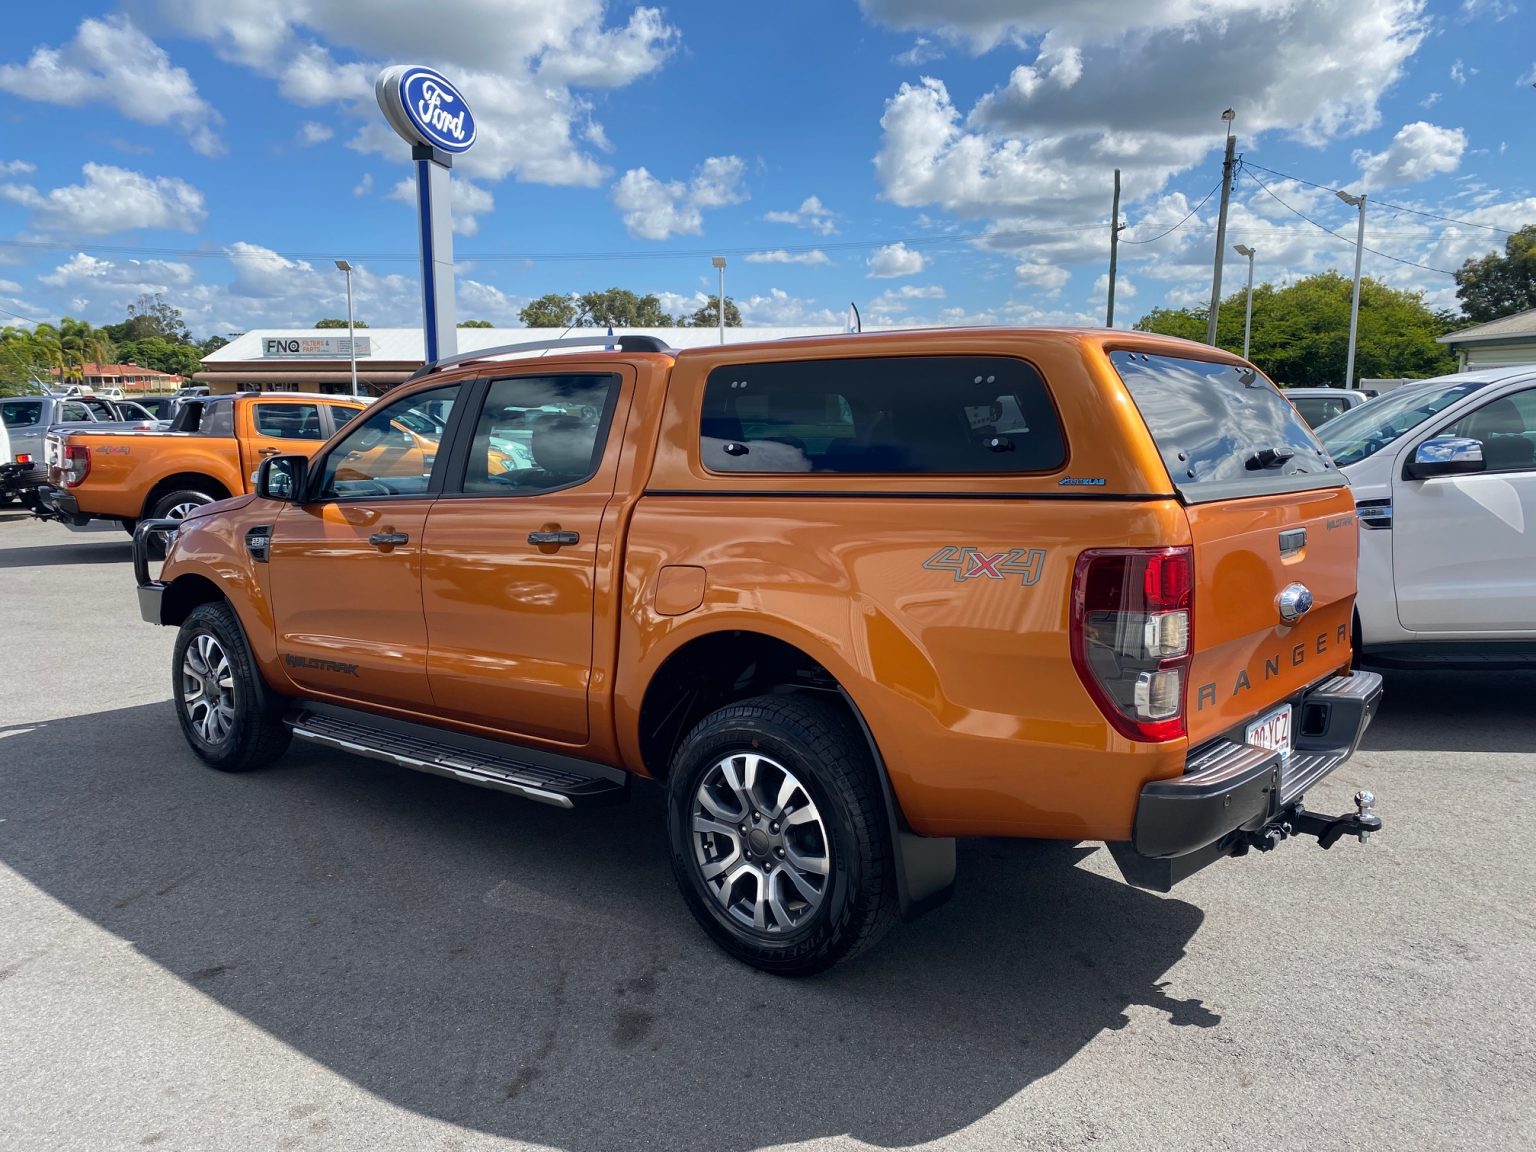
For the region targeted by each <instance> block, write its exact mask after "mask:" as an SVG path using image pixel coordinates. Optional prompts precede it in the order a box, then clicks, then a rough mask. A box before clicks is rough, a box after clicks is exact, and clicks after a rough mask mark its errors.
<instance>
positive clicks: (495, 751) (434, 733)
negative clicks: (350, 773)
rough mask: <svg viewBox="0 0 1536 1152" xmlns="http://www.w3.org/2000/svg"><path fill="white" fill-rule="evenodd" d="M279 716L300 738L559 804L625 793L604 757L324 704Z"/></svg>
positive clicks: (621, 775)
mask: <svg viewBox="0 0 1536 1152" xmlns="http://www.w3.org/2000/svg"><path fill="white" fill-rule="evenodd" d="M284 719H285V722H286V723H287V724H288V726H289V727H290V728H292V729H293V734H294V735H295V736H297V737H298V738H299V739H300V740H308V741H310V742H311V743H314V744H322V745H324V746H326V747H327V748H336V749H338V750H340V751H342V752H351V753H354V754H355V755H358V756H367V757H370V758H371V759H374V760H384V761H386V762H388V763H391V764H399V765H401V766H402V767H405V768H414V769H415V770H416V771H418V772H430V773H432V774H433V775H434V776H446V777H448V778H450V779H453V780H462V781H464V782H465V783H468V784H477V785H479V786H480V787H482V788H492V789H495V790H496V791H498V792H508V793H511V794H512V795H514V796H521V797H523V798H524V799H526V800H537V801H538V802H539V803H541V804H553V805H554V806H555V807H557V808H581V807H596V806H599V805H603V804H615V803H620V802H622V801H624V800H627V799H628V798H629V774H628V773H627V772H624V771H623V770H621V769H618V768H611V767H609V766H608V765H606V764H593V763H589V762H587V761H585V760H578V759H576V758H574V757H568V756H559V755H555V754H553V753H549V752H543V751H538V750H535V749H531V748H520V747H518V746H516V745H513V744H503V743H501V742H499V741H495V740H485V739H481V738H479V737H475V736H463V735H460V734H458V733H455V732H446V731H444V730H442V729H440V728H429V727H427V726H426V725H422V724H411V723H407V722H405V721H401V720H392V719H388V718H386V717H382V716H374V715H372V714H370V713H367V712H358V711H354V710H352V709H347V708H334V707H331V706H328V705H318V704H305V705H302V706H300V707H299V708H297V709H295V710H294V711H293V712H291V713H289V715H288V716H286V717H285V718H284Z"/></svg>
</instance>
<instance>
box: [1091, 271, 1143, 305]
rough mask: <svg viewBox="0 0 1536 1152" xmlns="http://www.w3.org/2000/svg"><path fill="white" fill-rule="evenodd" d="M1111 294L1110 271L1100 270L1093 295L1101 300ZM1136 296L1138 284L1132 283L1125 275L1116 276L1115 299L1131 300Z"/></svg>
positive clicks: (1094, 283)
mask: <svg viewBox="0 0 1536 1152" xmlns="http://www.w3.org/2000/svg"><path fill="white" fill-rule="evenodd" d="M1108 294H1109V273H1108V272H1100V273H1099V276H1098V279H1097V280H1095V281H1094V282H1093V295H1094V296H1095V297H1097V298H1098V299H1100V300H1103V299H1105V298H1106V297H1107V296H1108ZM1135 296H1136V285H1134V284H1132V283H1131V282H1130V281H1129V280H1128V279H1126V278H1125V277H1124V276H1118V275H1117V276H1116V277H1115V299H1116V300H1117V301H1118V300H1131V299H1134V298H1135Z"/></svg>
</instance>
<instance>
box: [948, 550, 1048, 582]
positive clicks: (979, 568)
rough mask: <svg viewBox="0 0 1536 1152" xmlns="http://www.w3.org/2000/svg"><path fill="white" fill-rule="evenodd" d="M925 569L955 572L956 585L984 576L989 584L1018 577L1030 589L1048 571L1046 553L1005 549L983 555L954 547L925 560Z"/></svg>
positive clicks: (978, 551) (1043, 551)
mask: <svg viewBox="0 0 1536 1152" xmlns="http://www.w3.org/2000/svg"><path fill="white" fill-rule="evenodd" d="M923 567H924V568H928V569H932V570H933V571H937V572H953V573H954V574H955V582H956V583H960V582H961V581H965V580H975V579H977V578H978V577H981V576H985V577H986V578H987V579H989V580H1006V579H1007V578H1008V577H1009V576H1018V577H1019V578H1020V579H1021V580H1022V581H1023V583H1024V584H1026V585H1029V584H1033V583H1035V582H1036V581H1037V580H1039V579H1040V573H1041V571H1042V570H1043V569H1044V568H1045V549H1044V548H1004V549H1003V550H1002V551H1000V552H984V551H982V550H981V549H980V548H971V547H967V546H961V547H956V546H953V545H951V546H950V547H948V548H940V549H939V550H938V551H937V552H935V553H934V554H933V555H932V556H930V557H928V559H926V560H924V561H923Z"/></svg>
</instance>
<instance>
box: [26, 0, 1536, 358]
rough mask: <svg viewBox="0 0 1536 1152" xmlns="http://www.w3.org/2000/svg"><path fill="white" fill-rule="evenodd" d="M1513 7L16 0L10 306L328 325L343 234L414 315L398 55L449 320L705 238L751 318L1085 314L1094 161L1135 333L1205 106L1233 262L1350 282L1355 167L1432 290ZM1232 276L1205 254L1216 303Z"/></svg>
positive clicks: (1094, 206) (1530, 16) (1154, 0)
mask: <svg viewBox="0 0 1536 1152" xmlns="http://www.w3.org/2000/svg"><path fill="white" fill-rule="evenodd" d="M1521 3H1522V0H1456V2H1451V3H1444V2H1437V3H1429V4H1423V3H1419V2H1417V0H1376V2H1374V3H1372V2H1370V0H1359V2H1357V3H1353V4H1348V5H1345V4H1337V3H1335V2H1334V0H858V2H857V3H855V2H853V0H817V2H811V0H786V2H783V3H780V4H777V5H722V4H718V3H711V4H700V3H693V2H689V3H682V4H673V5H668V6H664V7H649V6H644V5H640V6H636V5H626V4H607V5H605V4H602V3H601V2H599V0H565V2H561V0H436V2H435V3H433V4H430V5H419V4H410V5H404V4H381V3H362V2H357V0H353V2H350V3H348V2H345V0H129V2H128V3H126V4H123V5H116V6H114V5H110V4H108V5H102V6H97V5H89V6H79V5H73V4H56V5H52V6H41V5H29V6H26V7H24V8H22V9H21V10H19V11H16V12H13V13H11V15H10V17H9V18H8V20H7V29H8V32H9V35H8V36H7V37H6V44H5V47H4V48H3V49H0V93H4V96H3V97H0V309H3V310H4V313H5V315H0V321H5V322H19V321H20V320H29V321H56V320H57V319H58V318H59V317H60V316H61V315H73V316H76V317H82V318H85V319H89V320H91V321H93V322H96V323H106V322H111V321H114V320H117V319H120V318H121V317H122V316H123V314H124V309H125V307H126V305H127V304H128V303H129V302H131V301H132V300H133V299H135V298H136V297H137V296H138V295H139V293H141V292H146V291H148V292H161V293H162V294H163V295H164V296H165V298H166V300H167V301H169V302H170V303H172V304H174V305H176V306H177V307H179V308H181V309H182V310H183V312H184V314H185V316H186V318H187V320H188V322H189V324H190V326H191V327H192V329H193V331H194V332H195V333H197V334H199V335H209V334H214V333H225V332H230V331H242V330H246V329H250V328H256V327H273V326H307V325H309V324H311V323H313V321H314V320H316V319H318V318H320V317H322V316H335V315H338V314H343V313H344V308H345V305H344V297H343V287H344V286H343V282H342V277H341V274H340V273H339V272H336V271H335V270H334V268H333V266H332V263H331V261H332V259H333V258H335V257H346V258H348V259H350V260H351V261H352V262H353V264H354V265H355V266H356V267H357V269H358V271H357V273H356V274H355V289H356V292H357V314H358V316H359V318H361V319H366V320H367V321H369V322H370V323H372V324H374V325H376V326H378V325H391V324H396V325H412V324H416V323H419V320H420V304H419V297H418V293H417V286H416V252H415V224H414V216H413V213H414V208H413V207H412V205H411V204H410V203H408V202H407V201H406V200H405V199H402V198H401V197H402V192H403V189H402V182H404V181H407V180H408V179H409V178H410V165H409V162H408V152H407V147H406V145H405V144H404V143H403V142H401V141H400V140H399V139H398V138H397V137H395V136H394V135H393V133H392V132H391V131H390V130H389V129H388V127H387V126H386V125H385V124H384V121H383V117H382V115H381V114H380V113H379V111H378V109H377V106H376V105H375V103H374V100H373V92H372V84H373V78H374V76H375V75H376V74H377V72H378V70H379V69H380V68H381V67H383V66H384V65H386V64H391V63H425V64H429V65H431V66H434V67H436V68H438V69H440V70H441V71H443V72H444V73H445V74H446V75H448V76H449V77H450V78H451V79H453V80H454V81H455V82H457V83H458V84H459V86H460V87H461V88H462V89H463V91H464V92H465V94H466V96H467V97H468V99H469V101H470V103H471V106H472V107H473V109H474V111H475V115H476V118H477V120H478V123H479V129H480V139H479V141H478V143H477V144H476V146H475V148H474V150H473V151H471V152H470V153H469V154H468V155H466V156H465V157H462V158H461V160H460V162H459V163H458V165H457V167H456V168H455V174H454V180H455V186H456V196H455V226H456V230H457V231H458V233H459V234H458V235H457V237H456V239H455V244H456V251H457V256H458V262H459V268H458V288H459V297H460V303H459V310H460V316H461V318H470V317H476V318H485V319H489V320H492V321H494V322H496V323H498V324H506V325H515V324H516V323H517V320H516V314H517V310H518V309H519V308H520V307H521V306H522V305H523V304H525V303H526V302H527V301H528V300H529V299H531V298H533V297H535V296H539V295H542V294H544V293H546V292H580V291H586V290H589V289H594V288H606V287H610V286H619V287H624V288H629V289H632V290H635V291H637V292H642V293H644V292H654V293H657V294H659V295H661V296H662V298H663V300H664V301H665V302H666V303H667V305H668V306H669V307H670V308H671V310H672V311H673V312H675V313H681V312H685V311H692V310H693V309H694V308H697V307H698V306H699V305H700V304H701V303H703V296H704V294H706V293H712V292H713V291H714V288H715V283H716V281H715V273H714V271H713V269H712V268H711V267H710V259H709V258H710V256H711V255H713V254H716V253H719V254H724V255H725V256H726V257H727V259H728V261H729V267H728V269H727V272H726V290H727V292H728V293H729V294H730V295H731V296H733V297H735V298H736V300H737V301H738V303H739V304H740V306H741V307H742V310H743V312H744V314H745V316H746V319H747V322H748V323H756V324H837V323H840V322H841V320H842V318H843V316H844V314H845V313H846V309H847V305H848V303H849V301H854V302H857V303H858V305H859V307H860V309H861V311H862V312H863V315H864V317H865V322H866V324H870V323H893V324H919V323H1024V324H1028V323H1070V324H1087V323H1101V322H1102V320H1103V316H1104V296H1105V286H1106V282H1107V277H1106V270H1107V247H1108V242H1107V236H1108V221H1109V209H1110V191H1111V180H1112V172H1113V169H1114V168H1116V167H1117V166H1118V167H1120V168H1121V169H1122V170H1123V173H1124V175H1123V179H1124V192H1123V200H1122V219H1123V220H1124V221H1125V222H1126V223H1127V225H1128V227H1127V229H1126V230H1125V232H1124V233H1123V234H1122V236H1123V239H1125V240H1127V241H1138V240H1139V241H1148V240H1151V242H1150V243H1141V244H1136V243H1131V244H1127V245H1125V246H1124V247H1122V249H1121V262H1120V278H1119V279H1120V287H1119V293H1118V300H1117V307H1116V320H1117V322H1118V323H1120V324H1122V325H1126V324H1130V323H1132V322H1134V321H1135V319H1136V318H1137V317H1138V316H1140V315H1142V314H1143V313H1145V312H1146V311H1148V310H1150V309H1151V308H1153V307H1157V306H1173V307H1179V306H1184V305H1188V304H1194V303H1200V302H1203V301H1204V299H1205V298H1206V297H1207V296H1208V293H1209V290H1210V271H1211V259H1212V251H1213V243H1214V226H1215V208H1216V203H1217V201H1216V198H1215V197H1214V196H1211V197H1210V198H1209V199H1206V197H1207V195H1208V194H1209V193H1211V192H1212V191H1213V189H1214V188H1215V187H1216V186H1217V185H1218V183H1219V178H1220V162H1221V147H1222V141H1223V130H1224V126H1223V124H1222V122H1221V120H1220V114H1221V111H1222V109H1224V108H1226V107H1229V106H1230V107H1232V108H1234V109H1235V110H1236V114H1237V116H1236V120H1235V123H1234V126H1235V129H1236V133H1237V137H1238V150H1239V152H1241V153H1242V154H1243V155H1244V157H1245V159H1246V161H1247V163H1248V165H1249V167H1248V168H1247V169H1246V170H1245V172H1244V173H1243V174H1242V175H1241V176H1240V178H1239V181H1238V184H1237V188H1236V191H1235V192H1234V196H1233V205H1232V213H1231V221H1230V224H1229V231H1228V243H1229V248H1230V245H1231V244H1236V243H1245V244H1248V245H1249V246H1251V247H1253V248H1255V249H1256V250H1257V252H1258V256H1257V257H1256V278H1257V279H1258V280H1260V281H1264V280H1269V281H1272V282H1276V283H1284V282H1288V281H1290V280H1293V279H1295V278H1298V277H1301V276H1305V275H1308V274H1310V273H1313V272H1316V271H1320V270H1323V269H1326V268H1338V269H1340V270H1342V271H1345V272H1346V273H1347V272H1348V271H1349V270H1350V269H1351V267H1352V262H1353V246H1352V241H1353V236H1354V227H1355V213H1354V210H1353V209H1351V208H1349V207H1347V206H1346V205H1344V204H1342V203H1341V202H1339V201H1338V200H1337V199H1336V198H1335V196H1334V194H1333V191H1332V189H1336V188H1345V189H1349V190H1351V191H1354V192H1360V191H1364V192H1366V193H1367V195H1368V205H1369V207H1368V211H1367V232H1366V244H1367V247H1368V248H1373V249H1377V250H1379V251H1380V252H1381V253H1384V254H1386V255H1375V254H1373V253H1371V252H1367V253H1366V255H1365V270H1366V273H1367V274H1368V275H1373V276H1377V277H1379V278H1381V279H1383V280H1385V281H1387V282H1388V283H1390V284H1392V285H1394V286H1396V287H1401V288H1410V289H1415V290H1423V291H1424V292H1425V293H1426V296H1427V299H1428V300H1429V301H1430V303H1431V304H1433V305H1435V306H1454V305H1455V296H1454V283H1453V281H1452V280H1451V277H1450V276H1449V275H1447V274H1446V270H1449V269H1454V268H1456V267H1459V266H1460V264H1461V262H1462V261H1464V260H1465V259H1466V258H1467V257H1468V256H1472V255H1476V254H1480V253H1482V252H1485V251H1488V250H1491V249H1494V248H1498V247H1501V246H1502V244H1503V240H1504V235H1505V233H1504V231H1501V230H1509V229H1514V228H1518V227H1521V226H1522V225H1525V224H1529V223H1533V222H1536V159H1533V150H1532V147H1531V145H1532V131H1531V126H1532V125H1533V124H1536V87H1533V83H1536V13H1533V12H1532V11H1530V10H1527V9H1524V8H1522V7H1521ZM1260 181H1262V182H1263V186H1261V184H1260V183H1259V182H1260ZM1264 186H1267V190H1266V188H1265V187H1264ZM1202 201H1203V203H1202ZM1389 206H1390V207H1389ZM1420 213H1429V214H1432V215H1423V214H1420ZM1303 215H1304V216H1307V217H1311V219H1312V221H1316V222H1317V223H1313V222H1310V221H1308V220H1306V219H1303ZM1433 216H1440V217H1447V218H1449V219H1450V221H1454V222H1448V221H1446V220H1437V219H1434V218H1433ZM1317 224H1322V225H1325V226H1327V227H1328V228H1332V229H1335V230H1337V231H1339V232H1341V233H1343V234H1344V236H1345V237H1346V239H1339V238H1337V237H1335V236H1331V235H1329V234H1328V232H1327V231H1325V230H1323V229H1322V228H1319V227H1318V226H1317ZM1169 229H1172V231H1168V230H1169ZM1164 233H1166V234H1164ZM1159 237H1160V238H1159ZM1390 257H1396V259H1391V258H1390ZM1245 271H1246V266H1245V262H1244V261H1243V260H1242V259H1241V258H1240V257H1238V256H1236V255H1235V254H1230V253H1229V256H1228V260H1227V263H1226V266H1225V276H1226V281H1225V283H1226V286H1227V288H1228V290H1231V289H1234V288H1236V287H1237V286H1238V285H1239V284H1240V283H1241V279H1242V276H1243V274H1244V273H1245Z"/></svg>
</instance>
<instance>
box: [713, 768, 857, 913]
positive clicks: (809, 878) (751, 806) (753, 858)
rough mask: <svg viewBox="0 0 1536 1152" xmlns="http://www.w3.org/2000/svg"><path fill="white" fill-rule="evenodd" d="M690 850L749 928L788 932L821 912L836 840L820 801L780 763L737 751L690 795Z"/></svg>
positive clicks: (719, 896)
mask: <svg viewBox="0 0 1536 1152" xmlns="http://www.w3.org/2000/svg"><path fill="white" fill-rule="evenodd" d="M692 828H693V852H694V859H695V861H696V862H697V864H698V866H699V873H700V875H701V876H702V877H703V880H704V884H705V886H706V888H707V889H708V890H709V892H710V893H711V894H712V895H713V896H714V898H715V900H716V901H717V902H718V903H719V905H720V908H721V910H722V911H723V912H724V913H725V914H726V915H728V916H730V917H731V918H732V919H733V920H735V921H736V922H737V923H739V924H740V925H741V926H742V927H744V928H751V929H755V930H756V931H758V932H768V933H783V932H785V931H789V930H793V929H794V928H797V927H799V926H800V925H801V924H803V923H805V922H806V921H808V920H809V919H810V918H811V917H813V916H815V915H816V912H817V910H818V909H819V908H820V907H821V904H822V901H823V900H824V899H825V897H826V894H827V881H828V877H829V876H830V875H831V872H832V867H831V862H832V846H831V841H830V839H829V838H828V836H827V829H826V825H825V824H824V823H823V822H822V818H821V813H820V812H819V811H818V810H817V808H816V804H815V802H814V801H813V800H812V799H811V797H810V794H809V793H808V792H806V790H805V785H803V784H802V783H801V782H800V781H799V780H798V779H797V778H796V777H795V775H794V773H793V772H791V771H790V770H789V769H788V768H786V767H785V766H784V765H783V764H780V763H779V762H778V761H776V760H773V759H771V758H770V757H767V756H760V755H757V754H755V753H748V752H738V753H733V754H731V755H728V756H725V757H723V758H722V759H720V760H719V761H718V762H717V763H716V764H715V765H714V766H713V767H712V768H710V769H709V771H708V772H706V773H705V774H704V778H703V779H702V780H701V781H700V782H699V786H698V788H697V789H696V790H695V792H694V797H693V815H692Z"/></svg>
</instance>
